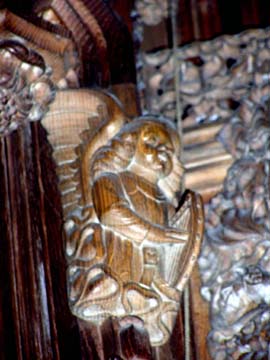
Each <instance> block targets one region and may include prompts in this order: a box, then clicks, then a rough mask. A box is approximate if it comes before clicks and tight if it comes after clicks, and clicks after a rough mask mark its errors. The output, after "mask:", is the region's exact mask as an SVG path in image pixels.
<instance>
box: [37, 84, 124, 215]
mask: <svg viewBox="0 0 270 360" xmlns="http://www.w3.org/2000/svg"><path fill="white" fill-rule="evenodd" d="M125 121H126V118H125V115H124V113H123V111H122V108H121V105H120V104H119V103H117V101H116V100H115V99H114V98H113V97H112V96H110V95H107V94H105V93H102V92H100V91H99V92H97V91H92V90H65V91H59V92H57V93H56V97H55V101H54V102H53V104H52V105H51V107H50V111H49V112H48V113H47V114H46V116H45V117H44V118H43V120H42V124H43V126H44V127H45V129H46V130H47V132H48V139H49V142H50V144H51V145H52V148H53V157H54V160H55V162H56V166H57V168H56V171H57V175H58V179H59V189H60V192H61V197H62V207H63V212H64V218H65V219H66V218H67V216H68V215H69V214H71V213H72V212H73V211H74V210H75V209H76V208H77V207H78V206H83V207H86V206H91V205H92V200H91V191H90V188H89V179H90V174H89V171H90V167H89V163H90V160H91V158H92V156H93V154H94V153H95V151H96V150H97V149H99V148H100V147H101V146H104V145H105V144H106V143H107V142H108V140H109V139H111V138H112V137H113V136H114V135H116V133H117V132H118V131H119V130H120V129H121V127H122V126H123V124H124V123H125Z"/></svg>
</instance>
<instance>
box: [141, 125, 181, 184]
mask: <svg viewBox="0 0 270 360" xmlns="http://www.w3.org/2000/svg"><path fill="white" fill-rule="evenodd" d="M174 151H175V149H174V146H173V143H172V141H171V138H170V135H169V134H168V132H167V131H166V130H165V129H164V128H163V127H162V126H161V125H159V124H147V125H146V126H144V127H143V129H142V131H141V133H140V137H139V140H138V144H137V149H136V153H135V160H136V162H137V164H139V165H141V166H143V167H144V168H146V169H147V170H148V171H152V172H153V173H155V175H156V177H157V179H161V178H163V177H166V176H168V175H169V174H170V173H171V171H172V166H173V163H172V154H173V152H174Z"/></svg>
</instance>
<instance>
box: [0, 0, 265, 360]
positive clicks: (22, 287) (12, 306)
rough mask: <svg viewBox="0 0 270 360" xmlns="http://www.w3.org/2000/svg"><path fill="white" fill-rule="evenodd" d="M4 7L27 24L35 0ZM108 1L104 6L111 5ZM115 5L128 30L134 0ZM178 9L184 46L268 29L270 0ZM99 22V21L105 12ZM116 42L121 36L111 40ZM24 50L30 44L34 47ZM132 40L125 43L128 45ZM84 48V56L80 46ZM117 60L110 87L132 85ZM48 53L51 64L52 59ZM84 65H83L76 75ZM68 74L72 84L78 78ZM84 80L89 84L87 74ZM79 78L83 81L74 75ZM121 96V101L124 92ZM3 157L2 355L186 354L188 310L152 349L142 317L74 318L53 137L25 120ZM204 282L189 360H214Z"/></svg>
mask: <svg viewBox="0 0 270 360" xmlns="http://www.w3.org/2000/svg"><path fill="white" fill-rule="evenodd" d="M6 3H7V4H6V5H7V6H8V8H9V9H10V10H11V11H12V12H13V13H14V14H15V13H16V15H17V16H18V15H19V16H20V17H22V18H23V19H24V20H25V19H26V18H28V17H29V14H30V13H32V10H31V6H32V5H34V3H35V2H34V1H33V4H30V1H29V2H27V1H24V2H18V1H15V0H14V1H6ZM42 3H45V2H42ZM84 3H87V2H84ZM89 3H90V1H89ZM103 3H104V4H105V1H103ZM1 4H2V2H1ZM106 5H108V2H106ZM110 5H111V8H112V9H114V10H115V12H116V13H117V14H118V15H120V16H121V17H122V19H124V23H125V24H126V25H127V26H128V27H129V29H130V30H131V28H132V21H131V20H130V17H129V11H130V9H131V8H132V1H125V2H123V1H121V0H111V1H110ZM179 14H180V16H179V18H180V23H179V24H180V25H179V33H180V34H179V36H178V39H179V42H180V43H181V44H185V43H188V42H190V41H193V40H198V39H202V40H204V39H211V38H213V37H214V36H216V35H218V34H221V33H222V34H223V33H236V32H239V31H241V30H243V29H245V28H247V27H259V26H260V27H265V26H267V25H269V2H268V1H263V0H258V1H257V0H246V1H240V0H239V1H233V2H231V1H223V0H219V1H214V0H213V1H211V0H208V1H206V0H196V1H195V0H194V1H184V2H183V1H181V2H180V3H179ZM118 15H116V16H118ZM30 18H31V17H30ZM29 21H30V23H31V24H37V25H38V26H41V27H42V29H44V28H45V29H47V31H48V30H49V32H52V33H53V32H54V31H56V32H57V33H59V31H60V36H62V37H64V38H68V39H71V38H72V36H71V35H70V33H69V31H67V29H64V28H63V27H59V26H51V25H50V26H49V27H48V24H46V25H44V22H42V23H41V22H37V23H36V22H35V19H34V18H31V19H30V20H29ZM99 21H100V23H102V18H101V19H99ZM162 26H163V27H162V29H164V32H163V33H162V32H159V36H155V34H156V33H157V30H158V29H154V31H153V29H149V32H148V33H147V37H145V39H146V40H145V41H144V44H143V46H144V47H145V49H147V50H153V49H155V48H160V47H161V48H162V47H166V46H167V45H168V44H169V46H171V45H172V41H171V24H170V22H167V23H166V22H165V23H164V24H163V25H162ZM116 28H117V26H116ZM116 28H115V27H113V29H116ZM113 32H114V31H112V34H113ZM111 42H114V40H113V39H112V41H111ZM115 43H119V42H118V41H117V40H115ZM28 44H29V40H28ZM88 44H89V43H88ZM121 44H122V45H121V48H122V49H123V48H125V45H126V42H125V41H123V42H121ZM28 46H31V48H33V47H34V46H33V44H31V45H28ZM87 46H88V45H87ZM129 46H130V45H128V47H127V49H130V47H129ZM38 48H39V49H38V51H42V49H41V47H40V46H39V47H38ZM35 49H36V48H35ZM40 49H41V50H40ZM36 50H37V49H36ZM81 53H82V54H83V51H81ZM93 53H95V49H93V52H92V54H93ZM129 54H130V52H129ZM48 55H49V54H47V56H48ZM126 56H128V55H126ZM120 58H121V55H119V56H116V55H114V52H113V50H112V51H111V53H110V56H109V59H116V60H115V61H114V63H115V66H114V67H111V68H114V69H115V70H114V72H113V73H114V79H115V80H114V83H121V82H122V81H123V80H122V79H123V78H124V79H127V80H125V81H131V82H132V81H133V83H134V82H135V76H134V70H132V71H133V72H132V71H131V70H128V69H127V70H125V74H127V75H125V76H124V77H122V72H121V64H123V61H121V59H120ZM47 59H48V57H47ZM52 59H53V61H55V57H52ZM61 61H62V59H61V57H59V59H58V60H57V64H58V65H57V66H58V67H59V68H60V67H61V66H62V65H61ZM90 62H91V61H90ZM93 64H95V61H94V60H93ZM125 64H126V66H129V65H130V66H134V63H133V60H132V59H131V58H130V57H128V60H125ZM54 66H55V65H54ZM99 66H100V65H98V64H97V65H96V67H95V65H93V69H96V70H95V71H90V75H89V77H88V80H87V82H85V84H86V85H88V84H89V85H91V84H95V85H101V83H100V79H102V75H101V74H100V73H101V70H100V67H99ZM106 66H107V68H108V67H110V66H108V65H106ZM79 67H80V66H79ZM77 69H78V68H77ZM133 69H134V67H133ZM82 71H83V69H82V70H81V71H80V72H79V73H78V74H81V73H82ZM75 73H76V72H75ZM129 73H130V74H131V75H130V76H128V74H129ZM63 75H64V76H63V77H62V76H61V78H65V72H64V73H63ZM61 78H60V79H61ZM75 79H76V77H75ZM71 80H72V81H73V80H74V77H72V78H71ZM105 80H106V81H107V79H105ZM72 81H71V83H72ZM80 81H81V83H83V78H82V77H81V78H80ZM102 81H104V80H102ZM69 82H70V78H68V79H66V80H65V82H64V87H66V86H67V83H69ZM109 83H110V81H109ZM61 84H63V82H61V83H60V85H61ZM73 84H74V85H73V86H75V87H76V86H77V85H76V81H75V82H73ZM77 84H78V83H77ZM118 94H119V92H118ZM124 95H125V94H124ZM122 97H123V98H125V96H123V95H122ZM135 108H136V106H134V105H132V109H133V110H131V112H132V113H133V115H136V114H134V113H135V112H136V111H137V110H134V109H135ZM0 153H1V161H0V184H1V186H0V199H1V200H0V231H1V237H0V249H1V261H0V268H1V275H0V278H1V284H3V285H2V286H1V290H0V307H1V311H0V328H1V330H0V332H1V336H0V358H3V359H17V358H18V359H33V358H40V359H42V358H45V359H68V358H73V359H99V358H100V359H102V358H105V359H110V358H111V359H117V358H118V359H119V358H120V355H119V354H120V352H121V351H123V353H122V354H123V355H122V356H123V357H124V356H125V357H127V358H128V357H131V356H132V354H134V352H136V351H139V353H140V357H141V358H146V359H150V358H154V357H156V358H158V359H168V358H172V359H177V358H179V359H183V358H184V356H185V351H184V346H185V344H184V336H183V335H184V326H183V324H184V320H183V319H184V311H183V306H182V307H181V311H180V312H179V314H178V319H177V322H176V326H175V328H174V331H173V335H172V337H171V340H170V342H169V343H168V344H167V345H165V346H163V347H162V348H160V349H159V350H154V351H153V350H150V346H149V340H148V338H147V336H146V334H142V333H141V332H140V331H141V330H140V329H141V324H139V323H138V324H137V325H136V327H133V328H132V327H130V326H129V325H128V323H126V324H117V323H110V322H109V323H106V324H105V325H104V327H103V331H102V334H101V333H100V332H99V331H98V330H97V329H96V328H95V327H94V326H92V327H90V326H89V325H87V324H86V323H85V322H83V321H76V320H74V317H73V316H72V315H71V314H70V311H69V309H68V306H67V303H68V298H67V295H66V288H65V285H64V284H65V281H66V275H65V274H66V259H65V254H64V246H65V245H64V243H63V238H62V218H63V213H62V207H61V198H60V194H59V191H58V189H57V181H58V180H57V174H56V169H55V165H54V163H53V161H52V156H53V155H52V148H51V146H50V145H49V143H48V140H47V135H46V133H45V131H44V129H43V128H42V126H41V125H40V124H39V123H32V124H28V125H27V126H26V127H25V128H24V129H20V130H17V131H16V132H13V133H12V134H11V135H10V136H8V137H5V138H3V137H2V138H1V147H0ZM51 199H53V202H52V200H51ZM36 209H39V210H38V211H37V210H36ZM198 281H199V280H198V276H194V277H193V278H192V282H191V287H190V289H191V290H192V292H191V303H190V325H191V329H190V330H191V345H192V351H191V355H190V358H191V359H208V358H209V355H208V354H207V344H206V341H207V334H208V332H209V322H208V313H207V306H205V302H202V300H201V298H200V296H199V288H200V284H199V283H198ZM40 294H43V296H40ZM121 326H123V331H121ZM33 334H34V335H33ZM120 334H121V336H120ZM136 334H137V336H136ZM140 334H142V335H141V336H140ZM128 339H130V341H128ZM127 343H129V344H131V345H130V347H127V346H126V344H127ZM102 344H103V345H102ZM138 344H139V345H138ZM121 349H122V350H121ZM134 349H135V350H134Z"/></svg>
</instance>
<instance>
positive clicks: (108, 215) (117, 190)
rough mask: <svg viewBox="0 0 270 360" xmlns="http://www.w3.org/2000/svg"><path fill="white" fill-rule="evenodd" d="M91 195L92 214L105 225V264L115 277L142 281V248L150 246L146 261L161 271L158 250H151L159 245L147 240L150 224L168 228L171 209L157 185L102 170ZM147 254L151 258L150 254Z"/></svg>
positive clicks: (128, 174)
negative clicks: (102, 172) (94, 212)
mask: <svg viewBox="0 0 270 360" xmlns="http://www.w3.org/2000/svg"><path fill="white" fill-rule="evenodd" d="M92 196H93V203H94V207H95V210H96V214H97V216H98V218H99V221H100V223H101V224H102V225H103V226H104V228H105V241H106V249H107V261H106V264H107V266H109V268H110V269H111V270H112V271H113V272H114V273H115V274H116V275H117V277H119V278H120V279H121V281H123V282H124V283H125V282H128V281H132V282H136V283H138V282H144V283H145V281H146V279H144V280H142V279H143V278H145V275H144V274H143V273H144V263H145V260H146V262H147V259H145V257H147V256H146V255H145V254H143V248H144V247H148V249H152V251H150V252H152V261H151V259H150V263H152V265H155V266H154V267H155V268H159V269H160V270H161V272H163V271H162V269H164V264H162V262H163V261H164V257H163V258H162V256H159V255H158V253H160V250H159V251H158V250H157V251H155V247H156V248H157V247H159V248H160V247H161V245H160V244H155V243H153V242H149V241H148V240H147V235H148V233H149V231H152V229H153V227H156V228H164V227H165V228H166V227H168V222H169V213H170V212H171V211H172V207H171V205H169V203H168V201H167V200H166V199H165V197H164V195H163V193H162V192H161V191H160V189H159V188H158V186H157V185H155V184H152V183H150V182H148V181H147V180H146V179H144V178H143V177H141V176H138V175H136V174H134V173H132V172H128V171H125V172H122V173H118V174H115V173H104V174H103V175H101V176H100V177H98V178H97V179H96V181H95V182H94V184H93V188H92ZM134 245H137V246H134ZM155 254H156V255H155ZM148 255H149V256H150V257H151V253H150V254H148ZM148 260H149V259H148ZM152 267H153V266H152ZM148 282H150V280H149V279H148ZM148 285H150V284H148Z"/></svg>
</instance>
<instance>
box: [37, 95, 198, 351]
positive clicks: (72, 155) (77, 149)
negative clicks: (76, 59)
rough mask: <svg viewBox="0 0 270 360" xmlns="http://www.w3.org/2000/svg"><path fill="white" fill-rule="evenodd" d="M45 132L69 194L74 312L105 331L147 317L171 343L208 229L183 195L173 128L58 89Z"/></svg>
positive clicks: (191, 197)
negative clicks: (111, 323) (109, 323)
mask: <svg viewBox="0 0 270 360" xmlns="http://www.w3.org/2000/svg"><path fill="white" fill-rule="evenodd" d="M43 125H44V126H45V128H46V129H47V130H48V135H49V140H50V142H51V144H52V145H53V148H54V158H55V160H56V163H57V171H58V177H59V187H60V190H61V193H62V205H63V210H64V216H65V234H66V243H67V247H66V253H67V260H68V263H69V268H68V292H69V301H70V307H71V310H72V312H73V313H74V314H75V315H77V316H78V317H79V318H82V319H84V320H87V321H91V322H94V323H96V324H98V325H101V324H102V323H103V321H104V320H105V319H106V318H107V317H109V316H118V317H125V316H135V317H139V318H141V319H142V320H143V321H144V324H145V327H146V329H147V330H148V332H149V335H150V341H151V343H152V344H153V345H160V344H163V343H164V342H166V340H167V339H168V337H169V334H170V332H171V330H172V328H173V325H174V320H175V317H176V314H177V311H178V309H179V300H180V295H181V291H182V290H183V287H184V284H185V283H186V281H187V279H188V277H189V275H190V274H191V271H192V268H193V266H194V263H195V260H196V258H197V256H198V252H199V249H200V241H201V237H202V231H203V212H202V204H201V199H200V197H199V196H198V195H196V194H195V193H192V192H188V193H186V195H185V196H184V197H182V198H181V197H180V194H181V193H182V177H183V167H182V165H181V162H180V161H179V158H178V154H179V151H180V143H179V138H178V136H177V133H176V131H175V128H174V125H173V124H172V123H170V122H169V121H166V120H157V119H155V118H153V117H142V118H136V119H134V120H130V119H128V118H127V117H126V116H125V115H124V113H123V111H122V109H121V106H120V105H119V104H118V103H117V102H116V101H115V100H114V99H113V98H112V97H110V96H109V95H107V94H103V93H101V92H100V93H98V92H93V91H92V92H91V91H86V90H80V91H78V92H76V93H75V92H71V91H66V92H58V93H57V95H56V100H55V102H54V103H53V104H52V107H51V110H50V113H48V114H47V116H46V117H45V119H44V120H43ZM60 128H61V131H59V129H60ZM180 199H181V202H182V206H181V207H180V208H179V203H180ZM178 208H179V209H178ZM176 209H178V210H176Z"/></svg>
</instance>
